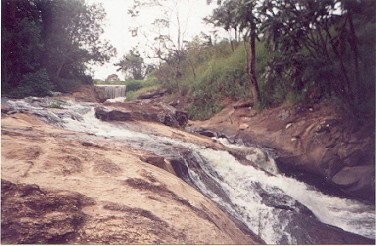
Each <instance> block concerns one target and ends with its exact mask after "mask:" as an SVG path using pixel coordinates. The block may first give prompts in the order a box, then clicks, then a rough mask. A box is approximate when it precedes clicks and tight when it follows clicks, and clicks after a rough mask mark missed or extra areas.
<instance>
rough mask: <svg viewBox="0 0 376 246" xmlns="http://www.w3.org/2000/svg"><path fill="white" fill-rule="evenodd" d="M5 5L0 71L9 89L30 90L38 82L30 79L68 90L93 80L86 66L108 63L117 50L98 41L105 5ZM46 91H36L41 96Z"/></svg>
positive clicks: (36, 1)
mask: <svg viewBox="0 0 376 246" xmlns="http://www.w3.org/2000/svg"><path fill="white" fill-rule="evenodd" d="M1 7H2V8H1V11H2V16H1V17H2V23H1V25H2V30H1V32H2V39H1V48H2V54H1V55H2V63H1V67H2V71H1V74H2V88H3V89H4V91H6V92H9V91H12V90H21V89H22V90H23V91H24V92H25V93H26V92H27V93H29V92H30V93H32V90H31V89H32V88H33V87H35V88H37V86H33V85H26V84H29V83H35V85H36V84H37V83H39V82H40V84H44V85H46V86H47V87H48V85H49V83H50V82H53V83H54V87H55V88H53V89H55V90H56V89H57V90H65V89H67V87H66V86H65V85H68V84H69V86H70V87H74V86H75V85H77V84H79V82H80V81H81V82H90V81H91V78H90V77H89V76H86V75H85V72H86V70H87V64H88V63H90V62H99V63H103V62H105V61H108V60H109V58H110V57H111V56H112V55H113V54H114V52H115V50H114V49H113V48H112V47H111V46H110V45H109V44H108V42H107V41H102V40H101V39H100V35H101V34H102V32H103V29H102V27H101V22H102V20H103V18H104V16H105V13H104V10H103V8H102V7H101V6H98V5H87V4H86V3H85V2H84V1H81V0H4V1H2V2H1ZM36 80H40V81H39V82H38V81H36ZM42 91H43V90H39V89H38V91H37V89H35V92H36V93H37V94H38V95H41V92H42ZM46 91H47V90H46ZM25 93H21V94H22V95H24V94H25Z"/></svg>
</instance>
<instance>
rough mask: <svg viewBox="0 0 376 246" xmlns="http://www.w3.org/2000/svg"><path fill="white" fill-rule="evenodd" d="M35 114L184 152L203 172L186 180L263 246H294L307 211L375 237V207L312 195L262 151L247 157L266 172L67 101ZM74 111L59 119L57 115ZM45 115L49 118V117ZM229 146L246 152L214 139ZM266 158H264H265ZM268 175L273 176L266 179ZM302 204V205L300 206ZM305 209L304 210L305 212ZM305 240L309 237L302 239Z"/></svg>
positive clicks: (158, 149) (150, 147) (163, 151)
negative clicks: (61, 106) (216, 186)
mask: <svg viewBox="0 0 376 246" xmlns="http://www.w3.org/2000/svg"><path fill="white" fill-rule="evenodd" d="M21 104H22V105H23V106H24V107H29V110H32V111H33V112H35V113H36V114H37V115H42V116H43V117H45V118H48V117H52V118H56V119H57V118H60V119H61V124H58V125H60V126H62V127H64V128H66V129H69V130H73V131H79V132H86V133H91V134H94V135H97V136H104V137H111V138H114V139H116V140H119V141H126V142H127V143H129V144H130V145H131V146H133V147H137V148H142V149H145V150H147V151H151V152H154V153H156V154H158V155H163V156H174V155H176V149H174V148H176V147H182V148H185V149H188V150H189V151H190V152H191V153H192V156H193V157H194V159H195V162H196V163H197V165H199V166H200V169H201V171H202V173H204V174H202V173H198V172H197V170H196V168H194V169H192V168H189V165H188V164H187V166H188V174H189V179H190V180H191V182H192V183H193V184H194V186H196V188H198V189H199V190H200V191H201V192H202V193H203V194H205V195H206V196H208V197H209V198H211V199H212V200H213V201H214V202H216V203H218V204H219V205H220V206H221V207H222V208H224V209H226V210H227V212H228V213H229V214H231V215H232V216H233V217H234V218H237V219H238V220H239V221H241V222H242V223H244V224H245V225H246V226H247V227H248V228H249V229H250V230H251V231H253V232H254V233H255V234H257V235H259V236H260V237H261V238H262V239H263V240H264V241H265V242H266V243H268V244H280V243H283V244H296V243H299V242H300V241H299V240H298V239H297V237H296V235H294V231H296V230H298V229H297V227H299V226H297V225H296V224H294V223H298V222H295V221H297V220H298V219H297V218H298V215H299V213H305V214H308V216H310V215H309V214H310V212H309V211H308V210H307V209H306V208H308V209H309V210H310V211H312V213H313V214H314V216H313V215H312V217H315V216H316V217H317V218H318V219H319V220H320V221H321V222H323V223H326V224H329V225H333V226H335V227H339V228H342V229H343V230H345V231H348V232H352V233H355V234H358V235H362V236H364V237H367V238H371V239H374V238H375V211H374V206H370V205H366V204H363V203H361V202H358V201H356V200H350V199H344V198H339V197H332V196H328V195H325V194H322V193H321V192H319V191H317V190H316V189H315V188H314V187H312V186H309V185H307V184H305V183H303V182H300V181H297V180H295V179H293V178H289V177H286V176H284V175H282V174H279V173H278V170H277V168H276V167H275V164H274V160H273V159H272V158H271V157H270V156H269V155H268V154H267V153H266V152H265V151H264V150H262V149H258V148H253V149H250V148H248V149H247V150H248V151H249V154H248V155H247V159H248V160H251V161H253V162H263V163H259V165H258V166H263V165H264V166H266V169H267V171H268V172H265V171H264V170H261V169H259V168H257V167H254V166H251V165H244V164H242V163H240V162H239V161H238V160H237V159H236V158H235V157H234V156H233V155H231V154H230V153H229V152H227V151H222V150H214V149H211V148H206V147H202V146H199V145H196V144H193V143H189V142H183V141H181V140H176V139H171V138H167V137H162V136H158V135H151V134H145V133H142V132H134V131H131V130H128V129H126V127H125V126H122V125H121V124H112V123H110V122H103V121H101V120H99V119H97V118H95V116H94V108H93V107H92V106H91V105H89V104H78V103H73V102H69V103H67V104H66V105H64V108H65V109H60V110H57V109H48V108H47V109H46V108H35V107H34V108H33V107H32V106H30V105H29V106H28V105H26V104H25V103H24V102H23V103H21V102H20V105H21ZM64 110H65V111H69V112H75V113H74V114H73V115H79V117H78V116H77V117H72V114H68V115H64V114H62V113H59V112H62V111H64ZM46 115H49V116H48V117H47V116H46ZM219 141H220V142H222V143H223V144H224V145H225V146H226V147H228V148H234V149H246V148H247V147H243V146H235V145H231V144H229V143H226V141H224V140H219ZM265 157H267V158H265ZM270 173H272V174H273V175H271V174H270ZM203 175H205V176H207V177H209V178H210V179H211V180H213V181H214V182H215V183H217V184H219V186H220V188H221V189H222V190H223V192H224V193H225V194H226V196H227V197H226V198H224V197H221V196H219V195H218V194H217V193H216V192H215V191H214V190H213V189H212V188H211V187H209V185H208V184H207V183H205V181H206V180H205V179H204V178H202V177H203ZM301 204H303V205H304V206H305V207H306V208H305V207H304V206H303V205H301ZM307 211H308V212H307ZM307 236H309V235H307Z"/></svg>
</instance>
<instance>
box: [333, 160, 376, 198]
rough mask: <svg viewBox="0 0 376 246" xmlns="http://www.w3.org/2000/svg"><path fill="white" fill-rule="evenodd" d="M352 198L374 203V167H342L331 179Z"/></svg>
mask: <svg viewBox="0 0 376 246" xmlns="http://www.w3.org/2000/svg"><path fill="white" fill-rule="evenodd" d="M331 180H332V182H333V183H334V184H336V185H339V186H340V187H341V188H342V190H343V191H344V192H345V193H347V194H349V195H352V196H356V197H360V198H363V199H370V200H373V201H375V166H374V165H367V166H356V167H344V168H343V169H342V170H340V171H339V172H338V173H337V174H336V175H334V177H333V178H332V179H331Z"/></svg>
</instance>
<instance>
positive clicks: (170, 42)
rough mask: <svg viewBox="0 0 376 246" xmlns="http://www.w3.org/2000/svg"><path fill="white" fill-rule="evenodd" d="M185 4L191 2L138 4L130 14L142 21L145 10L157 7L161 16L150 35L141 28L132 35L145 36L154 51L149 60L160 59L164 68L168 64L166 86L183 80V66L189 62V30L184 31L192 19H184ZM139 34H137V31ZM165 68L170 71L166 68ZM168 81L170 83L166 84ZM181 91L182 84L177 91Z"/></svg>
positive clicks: (161, 0)
mask: <svg viewBox="0 0 376 246" xmlns="http://www.w3.org/2000/svg"><path fill="white" fill-rule="evenodd" d="M182 3H189V1H184V2H183V1H181V0H174V1H165V0H146V1H137V0H134V5H133V6H132V8H130V9H129V10H128V14H130V15H131V16H132V17H134V18H138V17H139V16H140V14H141V13H142V11H143V10H146V9H147V8H150V7H153V10H154V11H155V12H157V11H158V12H160V13H161V16H160V17H159V18H156V19H155V20H154V21H153V22H152V23H151V24H152V26H153V28H152V30H147V34H145V33H143V32H142V29H143V28H144V27H142V26H139V27H137V28H133V29H132V30H131V31H132V35H133V34H135V35H136V33H137V35H143V37H144V39H145V40H147V44H146V45H147V46H148V47H149V48H150V50H151V54H150V53H149V54H148V55H147V57H148V58H156V59H158V60H159V61H160V67H162V66H164V64H167V65H168V70H169V71H168V73H165V74H164V75H167V74H168V75H169V76H168V77H166V76H164V82H166V83H169V84H171V83H173V82H176V83H177V81H178V80H179V79H180V78H181V77H182V66H183V61H184V59H185V55H186V52H185V46H186V41H185V35H186V29H185V28H184V23H183V22H184V20H185V22H188V18H189V16H188V15H187V16H183V15H182V13H181V12H182V11H181V6H182ZM136 30H137V31H136ZM165 68H167V67H166V66H165ZM166 79H167V80H166ZM175 89H179V84H178V83H177V84H176V88H175Z"/></svg>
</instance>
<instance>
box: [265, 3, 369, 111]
mask: <svg viewBox="0 0 376 246" xmlns="http://www.w3.org/2000/svg"><path fill="white" fill-rule="evenodd" d="M374 11H375V4H374V2H373V1H367V0H361V1H349V0H283V1H282V0H266V1H264V4H263V5H262V6H261V8H260V12H261V13H262V15H263V19H264V20H263V25H262V27H261V30H262V32H263V33H264V38H265V39H266V41H267V42H268V44H269V47H270V48H271V49H272V50H273V51H275V52H278V53H279V55H278V56H275V57H274V58H273V59H272V60H271V62H270V68H271V70H270V73H271V75H274V76H269V77H270V78H271V79H272V80H281V79H282V80H286V81H288V82H287V83H291V81H292V82H293V88H294V90H296V91H297V92H302V90H303V88H305V89H306V90H307V91H308V92H309V95H310V96H314V97H317V96H323V95H325V94H328V95H332V94H333V95H335V96H336V97H338V98H339V99H341V100H342V101H343V102H344V103H345V104H346V105H348V106H349V107H350V108H353V107H354V105H356V104H357V102H359V100H361V98H359V96H360V95H361V94H360V93H359V92H358V89H359V84H360V82H361V81H360V66H359V64H360V62H359V59H360V55H359V42H358V37H357V34H356V31H357V30H356V29H358V30H359V29H362V28H364V27H365V26H367V25H368V24H369V23H371V22H372V19H374V17H370V16H371V15H370V13H371V12H373V13H374ZM354 16H355V18H357V19H356V21H357V26H355V24H354ZM286 73H288V74H286ZM285 75H287V76H285ZM357 95H358V96H357Z"/></svg>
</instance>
